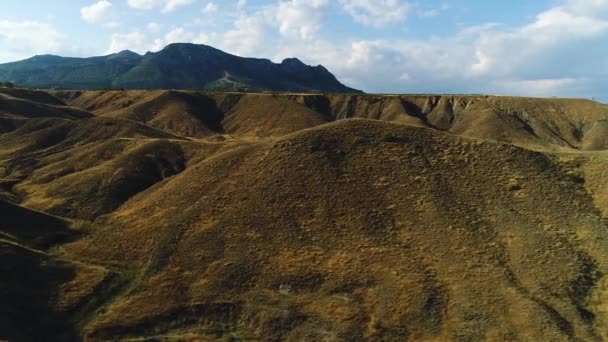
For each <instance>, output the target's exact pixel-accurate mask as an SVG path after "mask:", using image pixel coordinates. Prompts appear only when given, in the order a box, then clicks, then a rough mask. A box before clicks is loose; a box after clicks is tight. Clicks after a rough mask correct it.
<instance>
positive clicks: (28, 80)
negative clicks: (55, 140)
mask: <svg viewBox="0 0 608 342" xmlns="http://www.w3.org/2000/svg"><path fill="white" fill-rule="evenodd" d="M0 80H4V81H11V82H13V83H15V84H18V85H20V86H27V87H38V88H60V89H100V88H126V89H210V90H237V89H245V90H250V91H254V90H255V91H291V92H332V93H335V92H339V93H358V92H360V91H358V90H355V89H352V88H349V87H346V86H344V85H343V84H342V83H340V82H339V81H338V80H337V79H336V78H335V77H334V76H333V75H332V74H331V73H330V72H329V71H328V70H327V69H325V68H324V67H323V66H321V65H318V66H315V67H313V66H308V65H305V64H304V63H302V62H301V61H300V60H298V59H296V58H288V59H285V60H284V61H282V62H281V63H279V64H276V63H273V62H271V61H270V60H267V59H257V58H243V57H238V56H234V55H231V54H228V53H225V52H223V51H220V50H218V49H215V48H213V47H210V46H207V45H195V44H185V43H175V44H170V45H168V46H167V47H165V48H164V49H162V50H160V51H159V52H156V53H152V52H148V53H147V54H145V55H143V56H141V55H138V54H137V53H134V52H131V51H122V52H119V53H115V54H111V55H108V56H100V57H91V58H66V57H60V56H53V55H42V56H35V57H32V58H29V59H26V60H23V61H19V62H13V63H6V64H0Z"/></svg>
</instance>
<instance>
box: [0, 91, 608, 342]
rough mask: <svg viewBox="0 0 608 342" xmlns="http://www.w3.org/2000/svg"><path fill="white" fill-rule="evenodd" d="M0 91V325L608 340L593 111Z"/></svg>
mask: <svg viewBox="0 0 608 342" xmlns="http://www.w3.org/2000/svg"><path fill="white" fill-rule="evenodd" d="M10 96H12V97H13V98H15V99H18V100H20V101H31V102H32V103H36V104H37V105H39V106H54V107H52V108H55V109H57V110H62V109H64V108H65V112H63V113H65V114H66V115H64V116H61V115H56V113H55V112H54V111H40V112H38V114H37V115H33V114H32V113H31V112H25V113H20V114H19V113H18V111H15V113H13V115H14V116H19V119H18V120H19V121H18V124H15V125H14V126H11V127H10V128H7V129H6V131H5V132H2V131H0V146H2V149H0V214H1V216H0V217H1V218H0V252H1V253H2V256H3V257H2V261H1V262H0V268H2V270H4V271H6V274H9V275H10V277H7V278H2V280H0V289H2V291H1V292H0V296H4V297H2V298H0V299H2V302H3V303H8V305H5V306H2V308H0V310H3V311H2V312H0V313H2V314H0V339H9V340H32V341H34V340H40V339H41V338H45V339H46V340H62V341H65V340H87V341H107V340H129V339H134V340H163V341H164V340H188V341H189V340H203V341H206V340H211V341H214V340H237V341H238V340H263V341H302V340H305V341H320V340H324V341H358V340H373V341H380V340H381V341H405V340H411V341H418V340H425V341H446V340H474V341H477V340H491V341H497V340H501V341H502V340H515V341H540V340H542V341H545V340H550V341H562V340H563V341H594V340H605V339H608V329H607V328H606V327H607V326H608V319H606V317H608V316H607V315H608V310H607V309H606V308H607V307H608V290H607V289H608V280H606V279H607V278H606V274H608V256H607V255H606V253H605V251H606V250H607V248H608V229H607V228H608V189H607V187H606V184H608V173H607V172H606V170H608V146H607V145H606V139H605V133H606V132H605V130H606V125H605V123H606V120H608V108H607V107H606V106H605V105H602V104H599V103H595V102H592V101H587V100H579V99H539V98H514V97H492V96H430V95H429V96H423V95H403V96H379V95H339V94H336V95H301V94H282V95H277V94H240V93H205V92H196V91H54V92H51V93H35V94H32V93H27V92H15V93H12V95H10ZM34 96H36V98H37V99H38V100H37V101H39V102H36V98H34ZM9 100H11V99H9ZM2 101H6V99H4V98H1V97H0V106H2V105H3V104H2ZM11 101H14V100H11ZM15 108H17V109H19V108H25V109H27V110H30V109H29V108H30V107H15ZM75 108H76V109H75ZM74 110H78V111H80V112H82V113H88V115H83V116H77V115H67V113H72V112H71V111H74ZM45 115H46V116H45ZM32 324H34V325H33V327H34V328H35V329H31V327H32Z"/></svg>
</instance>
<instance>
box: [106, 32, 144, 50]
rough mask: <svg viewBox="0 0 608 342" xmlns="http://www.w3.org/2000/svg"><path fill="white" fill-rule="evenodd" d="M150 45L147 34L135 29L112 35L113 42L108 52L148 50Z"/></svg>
mask: <svg viewBox="0 0 608 342" xmlns="http://www.w3.org/2000/svg"><path fill="white" fill-rule="evenodd" d="M149 47H150V44H149V42H148V40H147V37H146V35H145V34H143V33H141V32H139V31H133V32H129V33H114V34H113V35H112V42H111V43H110V47H109V48H108V51H107V53H116V52H120V51H123V50H131V51H136V52H140V53H143V52H146V51H148V50H147V49H148V48H149Z"/></svg>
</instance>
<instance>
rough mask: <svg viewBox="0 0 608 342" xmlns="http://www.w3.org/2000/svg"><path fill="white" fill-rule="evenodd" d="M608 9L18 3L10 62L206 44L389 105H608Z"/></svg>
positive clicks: (366, 2) (0, 55) (8, 9)
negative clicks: (400, 99)
mask: <svg viewBox="0 0 608 342" xmlns="http://www.w3.org/2000/svg"><path fill="white" fill-rule="evenodd" d="M607 41H608V0H535V1H523V0H512V1H500V2H492V1H482V0H459V1H456V0H452V1H450V0H445V1H444V0H426V1H423V0H410V1H407V0H224V1H221V0H55V1H44V2H42V1H38V0H19V1H3V4H1V5H0V62H9V61H14V60H20V59H24V58H27V57H30V56H32V55H35V54H45V53H51V54H58V55H64V56H94V55H105V54H109V53H113V52H117V51H120V50H123V49H130V50H133V51H136V52H139V53H145V52H146V51H158V50H159V49H161V48H162V47H163V46H165V45H167V44H169V43H172V42H194V43H200V44H208V45H212V46H215V47H217V48H220V49H222V50H225V51H227V52H230V53H233V54H237V55H242V56H252V57H264V58H269V59H271V60H273V61H276V62H280V61H281V60H282V59H283V58H286V57H298V58H300V59H301V60H303V61H304V62H305V63H307V64H312V65H317V64H323V65H324V66H326V67H327V68H328V69H329V70H330V71H332V72H333V73H334V74H336V76H337V77H338V78H339V79H340V80H342V81H343V82H344V83H346V84H348V85H349V86H353V87H356V88H360V89H363V90H365V91H368V92H383V93H484V94H513V95H533V96H572V97H587V98H591V97H594V98H598V99H603V100H608V95H606V94H607V93H606V90H608V87H607V83H606V80H607V79H608V53H607V52H608V44H606V42H607Z"/></svg>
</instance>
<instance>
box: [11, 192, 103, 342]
mask: <svg viewBox="0 0 608 342" xmlns="http://www.w3.org/2000/svg"><path fill="white" fill-rule="evenodd" d="M0 217H1V219H0V274H2V277H1V279H0V302H2V306H1V307H0V338H2V339H7V340H12V341H40V340H47V341H49V340H54V341H58V340H61V341H77V340H79V331H78V329H77V327H76V326H77V322H78V321H84V320H85V319H84V317H85V316H86V314H88V313H89V311H88V310H89V309H87V303H89V302H90V300H91V299H92V297H93V296H94V295H95V292H96V291H97V290H98V289H100V288H102V287H104V286H105V285H107V283H106V282H107V281H108V280H110V279H111V272H109V271H107V270H105V269H103V268H101V267H97V266H89V265H84V264H82V263H76V262H72V261H68V260H64V259H61V258H57V257H56V256H53V255H51V254H48V253H47V252H45V251H44V250H46V249H48V248H50V247H52V246H55V245H57V244H58V243H62V242H66V241H69V240H72V239H74V238H75V237H76V235H78V234H79V232H77V231H74V230H72V229H71V228H70V224H69V223H68V222H67V221H64V220H62V219H59V218H56V217H52V216H48V215H45V214H43V213H39V212H35V211H32V210H29V209H26V208H23V207H20V206H17V205H14V204H10V203H7V202H4V201H2V200H0ZM39 249H44V250H39Z"/></svg>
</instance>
